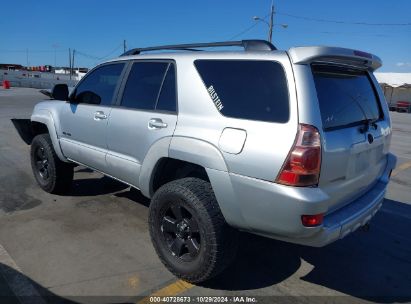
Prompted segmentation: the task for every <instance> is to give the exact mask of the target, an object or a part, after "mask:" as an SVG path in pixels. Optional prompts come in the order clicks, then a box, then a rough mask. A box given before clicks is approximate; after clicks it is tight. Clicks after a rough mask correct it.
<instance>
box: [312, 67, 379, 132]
mask: <svg viewBox="0 0 411 304" xmlns="http://www.w3.org/2000/svg"><path fill="white" fill-rule="evenodd" d="M312 71H313V75H314V81H315V87H316V89H317V96H318V101H319V103H320V111H321V117H322V123H323V128H324V129H334V128H341V127H348V126H353V125H357V124H360V123H362V122H364V121H366V120H378V119H379V118H381V109H380V104H379V101H378V98H377V95H376V92H375V89H374V87H373V84H372V83H371V79H370V78H369V76H368V74H367V72H365V71H359V70H354V69H349V68H340V67H331V66H323V65H314V66H312Z"/></svg>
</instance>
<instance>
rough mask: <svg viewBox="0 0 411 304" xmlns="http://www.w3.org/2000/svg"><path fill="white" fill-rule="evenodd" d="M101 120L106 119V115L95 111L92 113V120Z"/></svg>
mask: <svg viewBox="0 0 411 304" xmlns="http://www.w3.org/2000/svg"><path fill="white" fill-rule="evenodd" d="M102 119H107V115H106V114H104V112H103V111H97V112H96V113H94V120H102Z"/></svg>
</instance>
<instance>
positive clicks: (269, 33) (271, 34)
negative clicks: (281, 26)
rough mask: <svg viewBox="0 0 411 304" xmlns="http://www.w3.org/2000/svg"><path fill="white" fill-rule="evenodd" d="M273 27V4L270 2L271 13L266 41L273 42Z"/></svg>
mask: <svg viewBox="0 0 411 304" xmlns="http://www.w3.org/2000/svg"><path fill="white" fill-rule="evenodd" d="M273 25H274V4H273V2H271V12H270V24H269V30H268V41H270V42H271V41H272V40H273Z"/></svg>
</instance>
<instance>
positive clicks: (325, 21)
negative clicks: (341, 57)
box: [276, 12, 411, 26]
mask: <svg viewBox="0 0 411 304" xmlns="http://www.w3.org/2000/svg"><path fill="white" fill-rule="evenodd" d="M276 14H278V15H282V16H287V17H291V18H295V19H302V20H307V21H315V22H324V23H337V24H352V25H368V26H411V22H408V23H369V22H362V21H356V22H350V21H342V20H330V19H321V18H311V17H305V16H298V15H292V14H288V13H281V12H276Z"/></svg>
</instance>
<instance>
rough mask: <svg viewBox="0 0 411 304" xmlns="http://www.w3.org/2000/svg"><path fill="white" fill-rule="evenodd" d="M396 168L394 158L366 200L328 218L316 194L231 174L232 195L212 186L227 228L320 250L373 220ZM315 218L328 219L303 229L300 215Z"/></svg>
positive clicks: (316, 191)
mask: <svg viewBox="0 0 411 304" xmlns="http://www.w3.org/2000/svg"><path fill="white" fill-rule="evenodd" d="M395 164H396V157H395V156H394V155H392V154H389V155H388V157H387V165H386V168H385V170H384V173H383V174H382V175H381V177H380V179H379V180H378V181H377V182H376V183H375V184H374V185H373V186H372V187H371V188H370V189H369V190H368V191H367V192H366V193H365V194H364V195H362V196H361V197H359V198H357V199H356V200H355V201H353V202H351V203H350V204H348V205H346V206H344V207H342V208H340V209H338V210H336V211H334V212H332V213H329V214H327V208H328V207H327V201H328V200H329V197H328V195H327V194H326V193H325V192H323V191H322V190H321V189H319V188H303V187H301V188H298V187H287V186H283V185H278V184H275V183H270V182H266V181H261V180H257V179H253V178H249V177H244V176H239V175H235V174H230V181H231V186H232V189H229V188H228V187H226V185H227V183H225V187H224V188H222V187H221V186H219V185H218V184H217V183H214V182H213V178H210V180H211V182H212V186H213V189H214V190H215V193H216V197H217V200H218V202H219V203H220V208H221V210H222V212H223V214H224V216H225V217H226V220H227V222H228V223H229V224H231V225H233V226H235V227H237V228H239V229H241V230H246V231H249V232H252V233H255V234H259V235H263V236H266V237H270V238H275V239H279V240H283V241H287V242H292V243H297V244H303V245H308V246H314V247H322V246H325V245H327V244H329V243H332V242H334V241H336V240H338V239H341V238H343V237H345V236H346V235H348V234H349V233H351V232H353V231H355V230H356V229H358V228H359V227H361V226H363V225H365V224H366V223H368V222H369V221H370V220H371V218H372V217H373V216H374V215H375V214H376V212H377V211H378V209H379V208H380V207H381V205H382V202H383V200H384V195H385V191H386V187H387V184H388V181H389V177H390V173H391V171H392V170H393V169H394V168H395ZM220 185H222V183H220ZM230 190H231V191H232V192H233V194H232V195H231V198H230V196H229V195H228V193H229V192H231V191H230ZM234 211H235V212H234ZM319 213H325V214H326V216H325V217H324V222H323V225H321V226H318V227H305V226H303V225H302V223H301V215H302V214H319Z"/></svg>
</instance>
